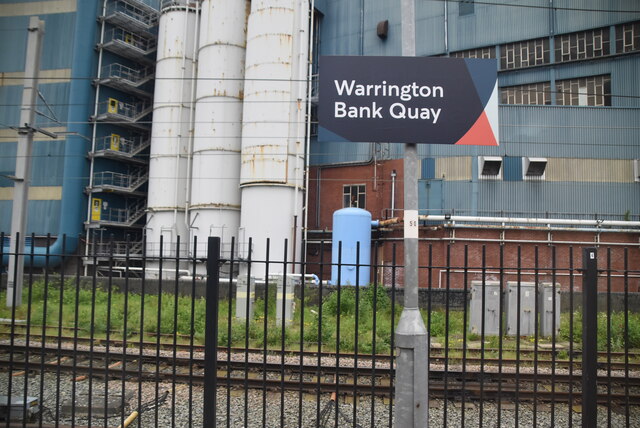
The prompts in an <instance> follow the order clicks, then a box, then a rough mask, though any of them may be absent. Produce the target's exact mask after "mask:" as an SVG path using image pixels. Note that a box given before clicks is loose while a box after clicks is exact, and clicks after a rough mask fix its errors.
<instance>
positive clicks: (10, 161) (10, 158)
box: [0, 141, 18, 231]
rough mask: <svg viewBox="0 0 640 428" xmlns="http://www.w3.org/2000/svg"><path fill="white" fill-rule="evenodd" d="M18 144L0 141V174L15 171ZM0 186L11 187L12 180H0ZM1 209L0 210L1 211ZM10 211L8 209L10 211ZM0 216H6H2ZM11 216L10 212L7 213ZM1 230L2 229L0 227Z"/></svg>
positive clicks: (9, 173)
mask: <svg viewBox="0 0 640 428" xmlns="http://www.w3.org/2000/svg"><path fill="white" fill-rule="evenodd" d="M17 147H18V145H17V144H16V143H15V142H4V141H3V142H1V143H0V153H2V154H1V155H0V171H1V172H0V174H6V175H13V174H14V173H15V171H16V150H17ZM0 187H13V182H12V181H10V180H7V179H2V181H0ZM1 212H2V211H0V213H1ZM10 212H11V211H9V213H10ZM0 217H7V216H2V215H0ZM8 217H11V214H9V215H8ZM0 231H2V229H0Z"/></svg>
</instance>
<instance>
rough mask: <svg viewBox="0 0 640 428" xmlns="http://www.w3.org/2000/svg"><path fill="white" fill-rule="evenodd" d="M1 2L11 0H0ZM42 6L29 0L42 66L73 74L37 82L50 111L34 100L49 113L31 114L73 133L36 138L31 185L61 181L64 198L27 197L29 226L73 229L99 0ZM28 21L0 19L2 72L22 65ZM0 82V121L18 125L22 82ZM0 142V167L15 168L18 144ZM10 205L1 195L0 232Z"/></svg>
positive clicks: (83, 169)
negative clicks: (40, 26) (37, 24)
mask: <svg viewBox="0 0 640 428" xmlns="http://www.w3.org/2000/svg"><path fill="white" fill-rule="evenodd" d="M154 1H155V0H152V2H154ZM0 3H3V4H6V3H17V1H15V0H13V1H5V0H2V1H0ZM42 8H44V10H46V5H45V4H44V3H43V2H38V3H37V5H34V14H37V15H38V16H39V17H40V19H42V20H44V21H45V35H44V38H43V49H42V57H41V70H45V71H46V70H69V69H70V70H71V79H70V80H69V81H62V82H60V83H42V84H40V85H39V90H40V92H41V93H42V95H43V97H44V99H45V100H46V103H47V104H48V105H49V107H50V108H51V110H52V112H50V111H49V107H47V106H45V105H44V102H43V101H41V100H39V101H38V111H41V112H46V114H47V115H48V116H50V118H46V117H43V116H37V118H36V124H37V125H38V126H39V127H43V128H47V127H55V128H60V127H62V128H63V129H64V128H66V129H67V131H68V132H75V133H77V134H78V136H75V137H69V138H68V139H67V140H65V139H62V138H58V139H56V140H48V141H35V142H34V145H33V165H32V183H31V184H32V185H33V186H62V187H63V190H62V191H63V197H62V200H50V201H30V202H29V215H28V223H27V232H28V233H36V234H39V235H42V234H46V233H52V234H53V235H56V234H58V233H70V234H73V235H77V233H79V232H80V231H81V227H82V218H83V216H84V209H83V208H80V207H82V206H84V205H85V203H84V202H82V201H83V200H84V198H85V197H84V195H83V192H82V189H83V188H84V186H85V185H86V182H87V180H88V176H87V174H88V171H87V170H88V168H87V162H86V153H87V149H88V147H87V143H86V138H88V137H89V136H90V129H89V126H88V123H87V118H88V117H89V116H90V115H91V113H92V110H93V108H92V106H93V89H92V86H91V80H90V78H91V76H92V73H93V72H94V71H95V63H96V55H95V51H94V50H93V47H94V46H95V42H96V33H97V26H96V21H95V18H96V12H97V11H98V0H82V1H80V0H78V1H77V11H76V12H72V13H52V14H46V13H42V10H43V9H42ZM28 21H29V16H11V17H0V27H1V28H2V29H3V30H4V31H3V37H2V38H0V72H20V71H23V70H24V64H25V51H26V43H27V31H26V29H27V25H28ZM63 74H66V72H65V73H63ZM3 77H4V76H3ZM2 84H3V86H0V104H2V105H3V106H5V108H3V109H2V110H1V111H0V121H2V122H3V124H9V125H17V123H18V120H19V113H20V107H19V106H20V103H21V98H22V86H21V85H22V81H21V79H16V80H12V81H9V80H8V79H5V80H3V81H2ZM0 144H1V145H2V151H3V154H7V156H2V158H1V159H0V171H6V172H13V171H14V170H15V148H16V142H15V141H6V140H5V141H3V142H0ZM12 153H13V155H11V154H12ZM65 171H66V172H67V174H66V175H65ZM0 186H3V187H8V186H9V187H10V186H11V183H7V182H6V180H3V182H1V183H0ZM65 194H66V196H65ZM63 201H66V202H65V203H63ZM70 201H75V202H74V203H70ZM78 201H80V202H78ZM11 205H12V202H11V201H0V213H1V214H0V230H1V231H5V232H9V229H10V218H11V214H10V213H11ZM63 209H64V210H65V212H64V213H63V212H62V210H63ZM63 219H66V220H64V221H63Z"/></svg>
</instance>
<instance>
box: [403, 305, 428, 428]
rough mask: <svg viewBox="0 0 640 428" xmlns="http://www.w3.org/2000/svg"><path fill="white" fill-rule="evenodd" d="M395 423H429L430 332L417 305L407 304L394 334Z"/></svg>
mask: <svg viewBox="0 0 640 428" xmlns="http://www.w3.org/2000/svg"><path fill="white" fill-rule="evenodd" d="M395 341H396V346H397V347H398V353H397V359H396V366H397V367H398V369H397V370H396V379H395V400H396V405H395V426H396V427H403V428H404V427H407V428H409V427H416V428H417V427H421V428H425V427H428V426H429V397H428V389H429V383H428V382H429V381H428V374H429V360H428V358H427V352H428V346H429V334H428V332H427V329H426V327H425V325H424V321H423V320H422V316H421V315H420V310H419V309H418V308H405V309H404V310H403V311H402V315H401V316H400V321H399V323H398V328H397V330H396V336H395Z"/></svg>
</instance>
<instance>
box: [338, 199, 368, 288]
mask: <svg viewBox="0 0 640 428" xmlns="http://www.w3.org/2000/svg"><path fill="white" fill-rule="evenodd" d="M331 242H332V244H331V284H333V285H367V284H369V282H370V279H371V278H370V276H371V214H370V213H369V211H366V210H363V209H360V208H343V209H341V210H338V211H336V212H334V213H333V234H332V238H331ZM358 246H359V247H358Z"/></svg>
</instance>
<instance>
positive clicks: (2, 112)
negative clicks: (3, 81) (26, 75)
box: [0, 80, 22, 128]
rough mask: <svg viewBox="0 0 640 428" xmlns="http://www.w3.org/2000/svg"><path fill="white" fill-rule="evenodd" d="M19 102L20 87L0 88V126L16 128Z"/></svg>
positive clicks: (18, 119) (18, 116) (20, 100)
mask: <svg viewBox="0 0 640 428" xmlns="http://www.w3.org/2000/svg"><path fill="white" fill-rule="evenodd" d="M11 82H13V80H12V81H11ZM21 102H22V86H0V105H1V106H2V108H1V109H0V122H2V123H1V124H0V126H2V127H3V128H4V127H5V126H7V125H9V126H18V122H19V121H20V103H21Z"/></svg>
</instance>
